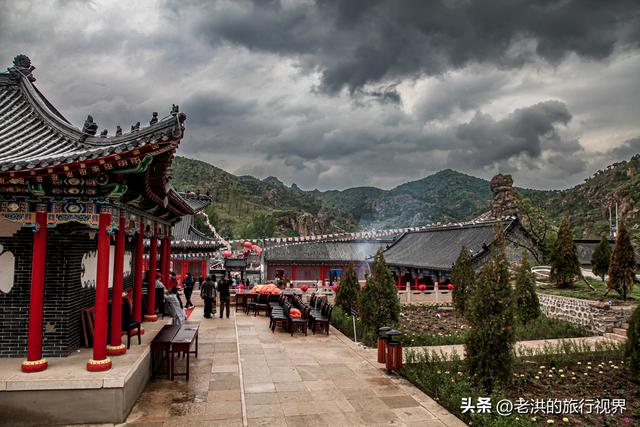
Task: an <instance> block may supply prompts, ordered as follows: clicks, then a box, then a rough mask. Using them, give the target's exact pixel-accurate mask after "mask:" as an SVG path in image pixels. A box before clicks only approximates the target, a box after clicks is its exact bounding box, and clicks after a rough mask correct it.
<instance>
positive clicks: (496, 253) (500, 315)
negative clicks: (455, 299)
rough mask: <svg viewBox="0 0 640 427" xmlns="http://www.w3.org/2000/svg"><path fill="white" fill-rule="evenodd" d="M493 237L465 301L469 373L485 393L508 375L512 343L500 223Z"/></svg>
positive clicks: (508, 291)
mask: <svg viewBox="0 0 640 427" xmlns="http://www.w3.org/2000/svg"><path fill="white" fill-rule="evenodd" d="M495 236H496V240H495V241H494V243H493V256H492V257H491V259H490V260H489V261H487V262H486V264H485V265H484V267H483V268H482V271H481V272H480V275H479V277H478V280H477V282H476V287H475V289H474V292H473V294H472V296H471V298H470V300H469V302H468V307H467V318H468V322H469V325H470V330H469V333H468V335H467V338H466V340H465V352H466V358H465V363H466V366H467V370H468V372H469V375H470V377H471V379H472V381H473V382H474V383H475V384H476V385H478V386H480V387H482V388H483V389H484V390H485V391H486V392H491V391H492V390H493V389H494V387H495V386H496V384H498V383H501V382H506V381H507V380H508V379H509V378H510V377H511V375H512V369H513V359H514V354H513V346H514V343H515V333H514V329H513V326H514V314H513V311H514V310H513V295H512V292H511V283H509V268H508V263H507V259H506V256H505V241H504V234H503V230H502V227H501V226H500V225H498V226H497V227H496V229H495Z"/></svg>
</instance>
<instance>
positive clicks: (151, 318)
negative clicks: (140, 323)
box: [144, 314, 158, 322]
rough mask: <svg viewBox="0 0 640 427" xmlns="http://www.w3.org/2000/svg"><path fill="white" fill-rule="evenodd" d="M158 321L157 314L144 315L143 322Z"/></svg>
mask: <svg viewBox="0 0 640 427" xmlns="http://www.w3.org/2000/svg"><path fill="white" fill-rule="evenodd" d="M157 320H158V315H157V314H145V315H144V321H145V322H155V321H157Z"/></svg>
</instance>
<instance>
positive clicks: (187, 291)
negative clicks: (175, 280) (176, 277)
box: [184, 272, 196, 308]
mask: <svg viewBox="0 0 640 427" xmlns="http://www.w3.org/2000/svg"><path fill="white" fill-rule="evenodd" d="M195 284H196V283H195V281H194V280H193V277H191V273H189V272H187V274H186V275H185V277H184V297H185V299H186V300H187V308H191V307H193V303H192V302H191V295H192V294H193V287H194V286H195Z"/></svg>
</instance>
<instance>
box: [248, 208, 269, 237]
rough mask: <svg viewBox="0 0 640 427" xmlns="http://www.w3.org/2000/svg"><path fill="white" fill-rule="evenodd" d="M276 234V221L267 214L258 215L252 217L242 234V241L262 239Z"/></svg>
mask: <svg viewBox="0 0 640 427" xmlns="http://www.w3.org/2000/svg"><path fill="white" fill-rule="evenodd" d="M275 232H276V220H275V219H274V218H273V217H272V216H271V215H269V214H266V213H262V212H261V213H258V214H256V215H254V216H253V218H252V219H251V221H250V222H249V224H247V226H246V227H245V229H244V230H243V233H242V238H243V239H264V238H267V237H272V236H273V235H274V234H275Z"/></svg>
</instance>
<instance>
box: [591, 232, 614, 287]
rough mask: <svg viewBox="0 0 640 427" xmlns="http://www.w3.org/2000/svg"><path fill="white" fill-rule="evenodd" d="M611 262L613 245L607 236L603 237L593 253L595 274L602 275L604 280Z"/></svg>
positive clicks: (592, 262)
mask: <svg viewBox="0 0 640 427" xmlns="http://www.w3.org/2000/svg"><path fill="white" fill-rule="evenodd" d="M610 262H611V245H609V241H608V240H607V238H606V237H604V236H603V237H602V240H600V243H598V246H596V247H595V249H594V250H593V254H592V255H591V268H592V271H593V274H595V275H596V276H600V278H601V279H602V281H603V282H604V276H605V274H607V272H608V271H609V263H610Z"/></svg>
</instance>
